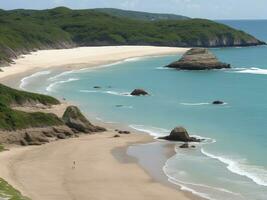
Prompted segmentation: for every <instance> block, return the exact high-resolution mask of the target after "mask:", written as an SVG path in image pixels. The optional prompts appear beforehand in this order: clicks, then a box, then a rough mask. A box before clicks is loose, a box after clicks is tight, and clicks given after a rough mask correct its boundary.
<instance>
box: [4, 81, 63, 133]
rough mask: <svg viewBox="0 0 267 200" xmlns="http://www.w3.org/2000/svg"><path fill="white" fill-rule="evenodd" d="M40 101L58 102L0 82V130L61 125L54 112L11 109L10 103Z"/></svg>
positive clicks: (44, 102) (19, 103) (48, 103)
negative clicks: (27, 111)
mask: <svg viewBox="0 0 267 200" xmlns="http://www.w3.org/2000/svg"><path fill="white" fill-rule="evenodd" d="M29 103H30V104H36V103H41V104H44V105H55V104H59V101H58V100H57V99H55V98H53V97H49V96H45V95H39V94H34V93H29V92H24V91H19V90H15V89H12V88H9V87H6V86H4V85H2V84H0V130H8V131H11V130H17V129H24V128H30V127H46V126H53V125H61V124H62V121H61V120H60V119H59V118H58V117H57V116H55V115H54V114H46V113H41V112H36V113H26V112H22V111H16V110H13V109H12V108H11V107H10V106H11V105H21V106H23V105H24V104H29Z"/></svg>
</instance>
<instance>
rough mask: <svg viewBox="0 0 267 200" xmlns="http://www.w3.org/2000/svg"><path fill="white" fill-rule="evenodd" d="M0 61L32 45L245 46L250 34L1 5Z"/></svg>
mask: <svg viewBox="0 0 267 200" xmlns="http://www.w3.org/2000/svg"><path fill="white" fill-rule="evenodd" d="M0 27H1V29H0V64H1V63H2V64H6V63H9V62H10V61H11V60H12V59H13V58H16V56H18V55H20V54H23V53H27V52H30V51H32V50H35V49H49V48H67V47H73V46H101V45H156V46H183V47H191V46H205V47H217V46H250V45H258V44H262V42H260V41H258V40H257V39H256V38H254V37H253V36H251V35H248V34H246V33H244V32H242V31H238V30H235V29H233V28H230V27H228V26H226V25H222V24H219V23H216V22H214V21H209V20H203V19H189V20H159V21H142V20H134V19H129V18H126V17H117V16H114V15H109V14H106V13H103V12H99V11H97V10H71V9H68V8H65V7H59V8H55V9H50V10H42V11H37V10H12V11H4V10H0Z"/></svg>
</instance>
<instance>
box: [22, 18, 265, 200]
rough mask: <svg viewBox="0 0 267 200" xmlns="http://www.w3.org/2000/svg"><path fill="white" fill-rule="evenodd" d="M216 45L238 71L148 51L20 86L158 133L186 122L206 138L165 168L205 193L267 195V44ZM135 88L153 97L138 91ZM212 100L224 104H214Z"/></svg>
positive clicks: (232, 198) (236, 197)
mask: <svg viewBox="0 0 267 200" xmlns="http://www.w3.org/2000/svg"><path fill="white" fill-rule="evenodd" d="M226 23H230V22H229V21H228V22H226ZM231 23H233V22H231ZM235 23H237V22H235ZM242 23H243V22H242ZM266 25H267V22H266ZM249 27H250V28H251V25H250V26H249ZM251 29H252V28H251ZM253 30H254V29H253ZM247 31H249V30H247ZM254 31H255V30H254ZM260 31H262V30H261V29H260ZM266 33H267V32H266ZM259 35H260V36H261V37H263V34H262V33H261V34H259ZM266 36H267V34H266ZM266 41H267V39H266ZM212 51H213V52H214V53H215V54H216V55H217V56H218V57H219V58H220V59H221V60H222V61H224V62H228V63H231V64H232V66H233V69H230V70H216V71H202V72H189V71H176V70H172V69H166V68H164V67H163V66H165V65H167V64H169V63H170V62H172V61H174V60H177V59H178V58H179V56H177V55H176V56H161V57H150V58H148V57H147V58H140V59H130V60H127V61H125V62H121V63H117V64H115V65H113V66H112V67H107V68H102V69H99V70H94V69H84V70H77V71H71V72H67V73H66V72H61V71H49V72H47V71H46V72H41V73H40V72H39V73H38V74H35V75H33V76H31V77H27V78H26V79H24V80H23V84H22V85H21V86H22V88H24V89H27V90H31V91H37V92H46V93H48V94H51V95H54V96H57V97H59V98H63V97H64V98H66V99H67V100H70V101H73V102H75V103H77V104H78V105H80V107H81V108H82V110H84V111H85V112H86V113H88V114H89V113H90V116H91V117H94V118H98V119H101V120H103V121H107V122H109V123H114V122H119V123H124V124H128V125H129V126H130V127H132V128H135V129H137V130H142V131H144V132H147V133H149V134H151V135H154V136H162V135H166V134H168V133H169V131H170V130H171V129H172V128H174V127H175V126H177V125H182V126H185V127H186V128H187V129H188V131H189V132H190V133H191V134H192V135H198V136H200V137H205V138H207V140H206V142H205V143H203V144H197V148H196V149H195V150H181V149H179V148H177V149H176V152H177V154H176V155H175V156H173V157H172V158H171V159H169V160H168V161H167V163H166V164H165V166H164V172H165V173H166V175H167V176H168V177H169V180H170V181H171V182H173V183H175V184H177V185H180V186H182V189H184V190H189V191H191V192H193V193H195V194H198V195H200V196H202V197H205V198H207V199H218V200H228V199H229V200H241V199H244V200H249V199H256V200H266V199H267V159H266V156H265V155H266V153H267V150H266V147H267V123H266V118H267V103H266V102H267V93H266V86H267V56H266V55H267V47H266V46H260V47H248V48H225V49H212ZM94 86H101V89H95V88H94ZM135 88H144V89H146V90H147V91H148V92H149V93H150V94H151V95H150V96H147V97H132V96H130V95H129V93H130V92H131V91H132V90H133V89H135ZM214 100H223V101H224V102H226V104H224V105H219V106H215V105H212V104H211V102H212V101H214ZM155 156H157V155H155Z"/></svg>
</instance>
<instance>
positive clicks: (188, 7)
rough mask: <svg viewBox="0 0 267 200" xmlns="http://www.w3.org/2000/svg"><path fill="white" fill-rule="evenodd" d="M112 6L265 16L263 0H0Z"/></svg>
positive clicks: (19, 4)
mask: <svg viewBox="0 0 267 200" xmlns="http://www.w3.org/2000/svg"><path fill="white" fill-rule="evenodd" d="M56 6H67V7H70V8H76V9H79V8H96V7H113V8H122V9H129V10H139V11H147V12H160V13H175V14H181V15H186V16H189V17H199V18H210V19H267V11H266V10H267V0H0V7H1V8H2V9H8V10H9V9H15V8H31V9H44V8H52V7H56Z"/></svg>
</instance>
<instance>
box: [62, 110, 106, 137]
mask: <svg viewBox="0 0 267 200" xmlns="http://www.w3.org/2000/svg"><path fill="white" fill-rule="evenodd" d="M62 119H63V121H64V123H65V124H66V125H67V126H68V127H70V128H71V129H73V130H74V131H77V132H83V133H93V132H104V131H106V129H105V128H102V127H99V126H94V125H93V124H91V123H90V122H89V121H88V120H87V119H86V117H85V116H84V115H83V114H82V113H81V111H80V109H79V108H78V107H76V106H69V107H68V108H67V109H66V111H65V113H64V115H63V117H62Z"/></svg>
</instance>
